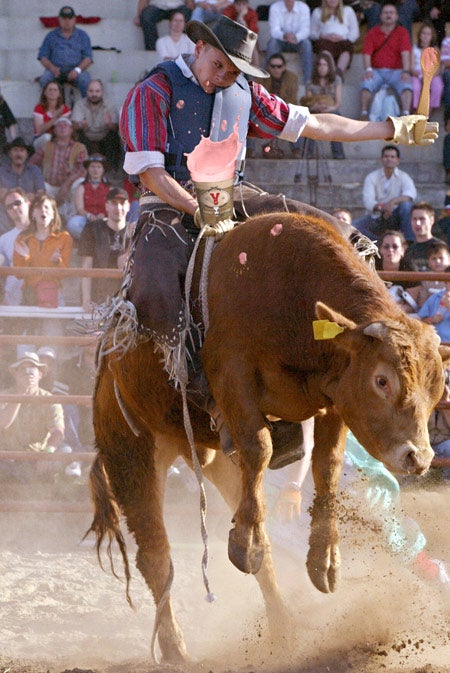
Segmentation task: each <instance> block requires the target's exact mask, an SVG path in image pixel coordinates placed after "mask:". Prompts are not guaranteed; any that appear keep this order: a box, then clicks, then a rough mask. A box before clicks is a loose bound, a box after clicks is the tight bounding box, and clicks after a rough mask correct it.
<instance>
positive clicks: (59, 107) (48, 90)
mask: <svg viewBox="0 0 450 673" xmlns="http://www.w3.org/2000/svg"><path fill="white" fill-rule="evenodd" d="M70 112H71V111H70V108H69V107H68V106H67V105H65V103H64V100H63V94H62V89H61V86H60V85H59V84H58V82H49V83H48V84H46V85H45V86H44V88H43V89H42V91H41V97H40V99H39V103H38V104H37V105H36V107H35V108H34V110H33V122H34V138H33V147H34V149H35V150H37V149H38V148H39V147H42V148H43V147H44V146H45V143H47V142H48V141H49V140H51V139H52V133H51V131H52V130H53V128H54V126H55V124H56V122H57V121H58V119H59V118H60V117H70Z"/></svg>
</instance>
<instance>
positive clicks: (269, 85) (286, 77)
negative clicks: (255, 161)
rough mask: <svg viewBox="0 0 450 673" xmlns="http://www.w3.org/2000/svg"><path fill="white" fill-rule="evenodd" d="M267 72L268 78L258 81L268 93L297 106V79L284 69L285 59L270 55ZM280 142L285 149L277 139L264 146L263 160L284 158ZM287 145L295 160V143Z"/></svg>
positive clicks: (281, 55) (290, 71)
mask: <svg viewBox="0 0 450 673" xmlns="http://www.w3.org/2000/svg"><path fill="white" fill-rule="evenodd" d="M267 70H268V72H269V77H268V78H264V79H260V80H258V81H259V82H261V84H263V85H264V86H265V88H266V89H267V91H268V92H269V93H272V94H275V95H276V96H279V98H282V99H283V100H284V101H286V103H292V105H298V102H299V101H298V87H299V81H298V77H297V75H296V74H295V73H294V72H292V70H289V68H287V67H286V59H285V58H284V56H283V54H281V53H277V54H272V56H271V57H270V58H269V61H268V64H267ZM280 142H281V144H284V145H285V146H286V147H287V143H283V142H282V141H279V140H278V138H272V140H271V141H270V142H268V143H267V144H265V145H264V148H263V154H262V156H263V158H264V159H281V158H282V157H283V156H284V150H283V149H282V147H280ZM289 144H290V146H291V151H292V154H293V156H294V158H296V152H299V150H298V149H296V145H295V143H289ZM297 158H299V157H297Z"/></svg>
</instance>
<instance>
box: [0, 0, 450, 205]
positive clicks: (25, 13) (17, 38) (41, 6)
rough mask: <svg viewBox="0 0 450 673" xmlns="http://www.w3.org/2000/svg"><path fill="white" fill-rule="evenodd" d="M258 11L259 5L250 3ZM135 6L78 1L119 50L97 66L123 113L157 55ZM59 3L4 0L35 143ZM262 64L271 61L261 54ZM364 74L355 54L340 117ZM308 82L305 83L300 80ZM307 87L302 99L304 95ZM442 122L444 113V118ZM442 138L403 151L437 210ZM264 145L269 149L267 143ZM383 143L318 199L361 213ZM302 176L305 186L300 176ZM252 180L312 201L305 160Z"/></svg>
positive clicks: (23, 114)
mask: <svg viewBox="0 0 450 673" xmlns="http://www.w3.org/2000/svg"><path fill="white" fill-rule="evenodd" d="M250 4H251V6H253V7H256V6H257V5H258V4H260V3H259V0H250ZM136 5H137V1H136V0H131V1H130V2H124V1H123V0H96V2H95V3H92V1H91V0H77V3H76V6H74V8H75V11H76V12H77V14H81V15H82V16H84V17H90V16H94V15H95V16H100V17H101V21H100V22H99V23H97V24H79V27H80V28H82V29H83V30H85V31H86V32H87V33H88V34H89V35H90V37H91V41H92V44H93V45H94V46H96V45H98V46H101V47H103V48H106V49H109V48H111V47H115V48H117V49H120V50H121V53H117V52H115V51H102V50H94V54H93V56H94V63H93V65H92V66H91V69H90V71H91V74H92V76H93V77H98V78H100V79H101V80H102V81H103V83H104V86H105V95H106V97H107V98H108V99H109V100H110V101H111V102H113V103H114V104H115V105H116V106H117V107H118V108H120V107H121V106H122V104H123V101H124V98H125V96H126V95H127V93H128V91H129V90H130V88H131V87H132V86H133V85H134V84H135V82H136V81H137V80H138V79H140V78H141V77H142V75H143V73H144V72H145V71H147V70H150V69H151V68H152V67H153V66H154V65H155V64H156V63H157V57H156V54H155V52H148V51H145V50H144V43H143V38H142V31H141V29H140V28H139V27H137V26H135V25H134V23H133V17H134V15H135V12H136ZM60 6H61V5H60V4H55V2H54V0H41V1H40V2H39V3H36V0H21V2H17V0H0V86H1V89H2V93H3V95H4V97H5V99H6V100H7V101H8V103H9V105H10V106H11V108H12V110H13V112H14V114H15V115H16V117H17V118H18V119H19V120H20V128H21V133H23V134H24V136H25V137H26V138H27V140H31V136H32V124H31V116H32V111H33V108H34V106H35V105H36V102H37V101H38V99H39V93H40V89H39V86H38V84H37V83H36V82H35V81H34V80H35V78H36V77H37V76H39V75H40V74H41V73H42V66H41V64H40V63H39V62H38V60H37V52H38V48H39V46H40V45H41V43H42V40H43V39H44V37H45V35H46V34H47V32H48V29H46V28H45V27H44V26H43V25H42V23H41V21H40V20H39V16H56V15H57V13H58V10H59V8H60ZM167 30H168V23H167V21H163V22H160V23H159V24H158V31H159V34H160V35H163V34H166V33H167ZM267 39H268V25H267V23H266V22H260V35H259V45H260V49H261V50H262V51H264V49H265V46H266V44H267ZM286 60H287V62H288V65H289V67H290V68H291V69H293V70H294V71H296V72H297V73H299V74H300V75H301V73H300V69H299V60H298V56H297V55H296V54H286ZM261 62H262V63H263V62H264V53H262V59H261ZM362 72H363V65H362V56H361V54H355V56H354V58H353V62H352V66H351V69H350V71H349V72H348V73H347V75H346V80H345V84H344V92H343V101H342V106H341V112H342V114H343V115H345V116H348V117H353V118H357V117H358V115H359V82H360V80H361V75H362ZM300 81H301V77H300ZM303 91H304V87H303V86H302V85H301V86H300V90H299V94H300V96H301V95H302V94H303ZM440 120H441V121H442V114H441V115H440ZM443 135H444V134H443V133H441V137H440V139H439V141H438V142H437V143H436V144H435V145H434V146H433V147H432V148H409V147H406V148H401V154H402V168H404V169H405V170H407V171H408V172H409V173H410V175H412V176H413V177H414V179H415V181H416V183H417V185H418V188H419V193H420V197H421V198H429V200H430V201H431V202H432V203H433V205H435V206H436V207H439V208H440V207H441V206H442V204H443V201H444V195H445V191H446V189H445V184H444V172H443V168H442V142H443ZM260 144H262V143H260ZM382 146H383V143H382V142H367V143H349V144H346V146H345V153H346V157H347V159H346V160H345V161H332V160H330V161H328V162H327V164H328V168H329V172H330V175H331V185H329V184H328V182H327V180H326V179H325V178H326V176H323V175H320V176H319V192H318V193H319V199H320V200H321V203H322V200H323V203H322V205H323V207H324V208H329V207H333V206H334V205H335V204H336V203H337V202H338V203H340V202H341V201H342V199H344V200H345V202H346V203H347V204H351V203H353V204H354V206H355V208H359V207H360V190H361V186H362V181H363V178H364V176H365V175H366V174H367V173H368V172H369V171H370V170H373V169H374V168H377V167H378V166H379V156H380V151H381V147H382ZM323 155H324V156H325V157H328V156H330V152H329V145H328V144H324V148H323ZM298 173H302V175H303V178H302V181H301V182H300V183H299V182H298V181H297V182H296V181H295V176H296V175H297V176H298ZM246 178H247V179H248V180H250V181H251V182H255V183H256V184H259V185H261V186H262V187H265V188H267V189H270V191H276V192H278V191H283V192H284V193H286V194H287V195H289V196H295V198H301V199H305V200H309V186H308V184H307V182H306V167H305V169H304V170H302V171H299V162H296V161H289V160H280V161H273V160H268V159H264V160H249V161H248V163H247V171H246Z"/></svg>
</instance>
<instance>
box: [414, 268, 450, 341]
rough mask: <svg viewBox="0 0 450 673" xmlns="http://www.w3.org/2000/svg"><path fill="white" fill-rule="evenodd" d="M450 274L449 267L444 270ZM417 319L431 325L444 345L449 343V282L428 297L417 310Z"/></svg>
mask: <svg viewBox="0 0 450 673" xmlns="http://www.w3.org/2000/svg"><path fill="white" fill-rule="evenodd" d="M445 272H446V273H450V266H448V267H447V268H446V269H445ZM417 315H418V316H419V318H420V319H421V320H422V321H423V322H426V323H427V324H428V325H433V327H434V328H435V330H436V332H437V333H438V334H439V336H440V337H441V341H443V342H444V343H449V342H450V281H448V282H446V283H445V289H444V290H440V291H439V292H436V293H435V294H433V295H431V297H429V298H428V299H427V300H426V302H425V304H424V305H423V306H422V307H421V308H420V309H419V310H418V312H417Z"/></svg>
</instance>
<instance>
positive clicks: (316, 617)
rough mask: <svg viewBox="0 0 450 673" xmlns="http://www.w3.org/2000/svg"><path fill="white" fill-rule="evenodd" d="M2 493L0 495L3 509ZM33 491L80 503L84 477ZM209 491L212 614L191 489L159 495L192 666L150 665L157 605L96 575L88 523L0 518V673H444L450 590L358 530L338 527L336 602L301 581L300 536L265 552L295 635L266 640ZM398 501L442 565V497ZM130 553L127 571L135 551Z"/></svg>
mask: <svg viewBox="0 0 450 673" xmlns="http://www.w3.org/2000/svg"><path fill="white" fill-rule="evenodd" d="M9 486H10V485H9ZM8 490H9V491H11V486H10V488H9V489H8V485H5V484H3V488H2V493H3V495H2V498H4V497H5V494H6V496H7V495H8ZM13 490H14V496H15V497H18V495H19V494H18V489H17V487H15V488H14V489H13ZM37 490H38V491H39V492H38V493H36V492H31V493H30V492H29V489H24V492H23V494H22V497H25V498H33V499H37V498H38V497H39V498H42V497H44V498H46V499H48V498H49V497H58V498H59V497H64V498H65V499H66V500H77V501H78V502H82V501H86V500H87V499H88V496H87V485H86V480H85V479H82V480H81V481H80V483H75V482H70V481H68V480H66V479H62V480H60V481H59V483H58V484H57V486H54V487H49V486H48V485H46V484H44V485H41V486H40V487H39V489H37ZM208 493H209V510H208V517H207V524H208V530H209V553H210V561H209V567H208V576H209V581H210V584H211V588H212V590H213V591H214V593H215V594H216V596H217V600H216V602H214V603H212V604H210V603H207V602H206V601H205V598H204V597H205V589H204V586H203V583H202V576H201V558H202V552H203V549H202V546H201V537H200V525H199V516H198V496H197V494H196V493H195V488H193V487H192V484H190V486H189V488H186V486H185V483H180V482H179V481H178V482H176V483H171V486H170V488H169V492H168V505H169V507H170V516H169V528H170V535H171V540H172V542H173V557H174V563H175V582H174V588H173V597H174V607H175V612H176V614H177V615H178V618H179V620H180V622H181V625H182V628H183V630H184V633H185V638H186V643H187V647H188V650H189V653H190V656H191V659H192V661H191V663H190V664H189V665H185V666H183V667H182V668H170V667H167V666H166V667H164V666H158V665H155V664H153V663H152V662H151V659H150V638H151V633H152V625H153V617H154V608H153V604H152V600H151V597H150V594H149V592H148V590H147V589H146V587H145V585H144V582H143V580H142V579H141V577H140V575H139V573H138V572H137V570H135V569H134V566H133V581H132V586H131V594H132V598H133V601H134V603H135V610H134V611H133V610H131V609H130V608H129V607H128V605H127V603H126V600H125V593H124V585H123V583H121V582H119V581H118V580H117V579H115V578H114V577H113V576H112V575H111V573H110V572H102V570H101V569H100V567H99V566H98V564H97V559H96V555H95V551H94V549H93V547H92V545H91V544H89V543H88V544H86V543H84V544H80V540H81V538H82V536H83V534H84V532H85V531H86V529H87V528H88V527H89V524H90V520H91V515H90V513H89V512H86V513H78V514H73V513H71V514H69V513H67V514H55V513H43V512H42V513H34V514H32V515H31V514H26V513H23V512H0V521H1V531H2V532H1V543H0V544H1V548H0V625H1V626H0V673H46V672H47V671H48V673H60V672H63V671H67V672H68V671H76V673H81V672H84V671H95V672H98V673H163V672H164V673H166V672H167V673H168V672H169V671H173V672H175V671H180V672H182V673H344V672H348V671H353V672H356V673H384V672H386V673H448V672H449V671H450V590H449V589H447V590H444V589H443V587H442V585H439V584H437V583H436V584H434V583H432V582H431V583H430V582H426V581H423V580H422V579H420V578H418V577H417V576H416V575H415V574H414V573H413V572H412V570H411V568H410V567H408V566H406V565H404V564H402V563H400V562H399V560H398V559H395V558H393V557H392V556H390V555H388V554H387V553H386V552H384V551H383V550H382V549H381V548H380V541H379V539H378V538H377V536H376V535H373V534H371V533H370V532H369V530H368V529H367V530H365V529H364V528H361V527H358V526H356V527H355V525H354V524H345V523H343V524H342V525H341V534H342V545H341V552H342V579H341V583H340V586H339V588H338V590H337V592H336V593H335V594H333V595H323V594H320V593H319V592H318V591H317V590H316V589H315V588H314V587H313V586H312V585H311V583H310V581H309V579H308V578H307V575H306V571H305V564H304V552H305V547H306V540H307V530H306V529H305V532H304V534H302V538H303V539H301V540H299V547H298V549H297V550H293V551H295V553H288V552H287V551H286V550H284V549H281V548H279V547H276V548H275V549H274V555H275V559H276V565H277V570H278V574H279V579H280V585H281V587H282V591H283V595H284V596H285V599H286V602H287V604H288V605H289V608H290V610H291V612H292V616H293V620H294V624H295V630H294V634H293V636H292V637H291V638H290V639H289V640H288V642H285V643H281V644H280V643H271V642H270V640H269V637H268V633H267V626H266V620H265V616H264V607H263V604H262V599H261V596H260V594H259V591H258V589H257V585H256V583H255V581H254V578H252V577H251V576H245V575H242V574H241V573H240V572H238V571H237V570H236V569H235V568H234V567H233V566H232V565H231V564H230V562H229V561H228V558H227V549H226V540H227V535H228V529H229V528H230V515H229V514H228V513H227V512H226V510H225V509H224V508H223V507H222V505H221V503H220V501H219V500H218V498H217V497H216V495H215V494H214V493H212V492H210V491H208ZM402 502H403V507H404V509H405V511H406V513H407V514H409V515H410V516H411V517H414V518H415V519H416V521H418V522H419V524H420V526H421V528H422V530H423V532H424V533H425V535H426V537H427V539H428V551H429V553H430V556H431V557H432V558H439V559H442V560H444V561H445V562H446V563H447V564H448V563H449V562H450V534H449V531H450V524H449V512H450V487H449V486H447V487H444V486H442V485H439V484H434V483H426V484H425V486H421V487H420V488H417V487H411V486H409V487H408V488H407V489H406V491H405V493H404V494H403V496H402ZM180 503H182V504H180ZM305 523H306V526H307V517H306V518H305ZM128 544H129V555H130V560H131V561H133V558H134V546H133V541H132V540H131V539H128ZM106 565H107V564H105V567H106ZM117 569H118V570H121V566H120V562H119V561H118V562H117Z"/></svg>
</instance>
